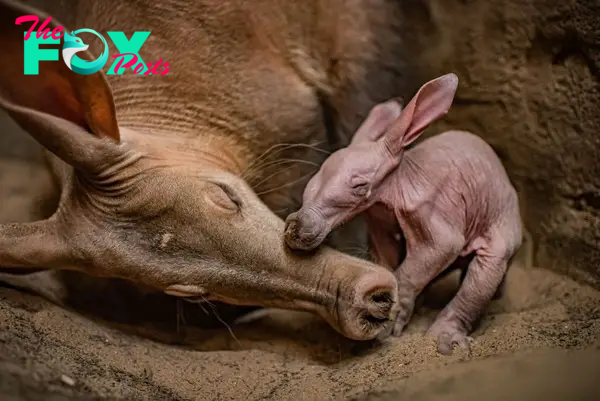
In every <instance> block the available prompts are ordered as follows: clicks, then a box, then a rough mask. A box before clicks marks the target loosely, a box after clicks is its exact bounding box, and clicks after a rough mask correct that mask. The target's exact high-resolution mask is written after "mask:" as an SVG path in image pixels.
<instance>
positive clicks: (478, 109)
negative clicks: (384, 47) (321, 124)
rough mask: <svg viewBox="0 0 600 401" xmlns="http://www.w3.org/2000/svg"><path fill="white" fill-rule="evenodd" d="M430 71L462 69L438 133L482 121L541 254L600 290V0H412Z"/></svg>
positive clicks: (410, 34)
mask: <svg viewBox="0 0 600 401" xmlns="http://www.w3.org/2000/svg"><path fill="white" fill-rule="evenodd" d="M403 5H404V9H405V14H406V17H407V18H406V35H405V37H406V43H407V44H408V45H409V47H410V48H411V53H412V54H413V57H412V58H411V62H412V63H413V65H414V66H415V67H416V68H417V69H418V70H419V71H420V73H421V75H422V77H421V81H420V82H418V84H419V85H420V84H421V83H422V82H423V81H424V80H427V79H431V78H433V77H435V76H436V75H438V74H443V73H446V72H450V71H453V72H455V73H456V74H457V75H458V76H459V78H460V84H459V90H458V93H457V97H456V100H455V103H454V106H453V109H452V111H451V112H450V113H449V114H448V116H447V118H446V119H444V121H442V122H440V123H439V124H437V126H436V127H434V128H432V129H431V130H430V131H429V132H428V134H431V133H433V132H439V130H440V129H445V128H460V129H467V130H472V131H474V132H476V133H478V134H479V135H481V136H482V137H484V138H485V139H486V140H487V141H489V142H490V143H491V144H492V146H494V148H495V149H496V150H497V152H498V154H499V155H500V156H501V158H502V159H503V161H504V163H505V165H506V167H507V169H508V170H509V174H510V176H511V179H512V180H513V181H514V183H515V186H517V188H518V190H519V192H520V194H521V197H522V208H523V217H524V221H525V224H526V226H527V228H528V230H529V231H530V232H531V234H532V236H533V239H534V242H535V244H536V245H535V248H534V260H535V262H536V264H538V265H541V266H545V267H549V268H551V269H553V270H556V271H559V272H563V273H567V274H569V275H571V276H572V277H575V278H577V279H579V280H582V281H585V282H587V283H589V284H592V285H594V286H595V287H596V288H600V157H599V156H600V2H599V1H598V0H579V1H577V0H566V1H561V2H557V1H554V0H405V1H403Z"/></svg>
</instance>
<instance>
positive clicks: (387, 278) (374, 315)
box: [356, 269, 398, 326]
mask: <svg viewBox="0 0 600 401" xmlns="http://www.w3.org/2000/svg"><path fill="white" fill-rule="evenodd" d="M397 297H398V296H397V283H396V279H395V277H394V276H393V275H392V274H391V273H390V272H388V271H387V270H384V269H381V270H378V271H376V272H372V273H371V274H368V275H367V276H365V277H364V278H363V279H361V280H360V282H359V283H357V286H356V298H357V299H356V300H357V301H358V302H359V303H360V304H362V305H363V313H362V319H363V320H364V321H365V322H366V323H369V324H371V325H373V326H382V325H384V324H385V323H387V322H389V321H390V320H392V319H393V318H394V316H393V313H394V311H395V309H396V308H395V305H396V303H397Z"/></svg>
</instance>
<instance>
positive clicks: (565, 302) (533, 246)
mask: <svg viewBox="0 0 600 401" xmlns="http://www.w3.org/2000/svg"><path fill="white" fill-rule="evenodd" d="M403 8H404V12H405V16H406V19H407V21H408V22H409V23H407V24H406V36H405V37H406V43H407V45H408V47H409V48H410V50H411V52H412V53H413V54H414V56H413V57H412V58H411V60H410V61H411V65H412V66H414V68H415V69H416V71H418V72H419V73H420V74H421V78H420V80H419V82H414V86H415V89H416V87H418V86H419V85H421V84H422V83H423V82H424V81H425V80H427V79H431V78H433V77H434V76H436V75H439V74H442V73H446V72H449V71H454V72H456V73H457V74H458V76H459V78H460V86H459V91H458V94H457V98H456V101H455V103H454V107H453V109H452V111H451V112H450V113H449V114H448V116H447V118H446V119H445V120H444V121H441V122H440V123H438V124H437V125H436V126H435V127H434V128H433V129H431V130H430V131H429V132H430V133H434V132H436V131H439V130H440V129H444V128H450V127H452V128H461V129H468V130H472V131H474V132H476V133H478V134H480V135H482V136H483V137H484V138H485V139H486V140H488V141H489V142H490V143H491V144H492V145H493V146H494V148H495V149H496V151H497V152H498V154H499V155H500V156H501V158H502V160H503V161H504V163H505V165H506V167H507V169H508V171H509V174H510V176H511V178H512V179H513V181H514V183H515V185H516V186H517V188H518V190H519V193H520V195H521V199H522V208H523V218H524V221H525V223H526V226H527V229H528V231H529V233H530V234H531V236H530V238H528V239H527V241H526V244H525V245H524V247H523V248H522V250H521V251H520V254H519V256H518V258H517V260H516V261H515V263H514V265H513V266H512V267H511V270H510V272H509V275H508V281H507V292H506V294H505V296H504V298H503V299H501V300H499V301H495V302H494V303H493V304H492V305H491V306H490V308H489V310H488V313H487V315H486V317H485V318H484V320H483V321H482V323H481V325H480V327H479V329H478V330H477V331H476V332H475V333H474V337H475V340H476V341H475V344H474V347H473V351H472V353H471V354H469V355H467V354H466V353H464V352H460V351H457V352H455V355H453V356H451V357H443V356H440V355H438V354H436V353H435V348H434V344H433V343H431V341H430V340H428V339H425V338H423V336H422V333H423V331H424V329H425V327H426V326H427V324H428V323H429V322H430V321H431V320H432V319H433V317H434V315H435V312H436V311H437V310H439V309H440V308H441V305H443V303H444V302H446V301H447V299H448V297H449V296H450V295H451V293H452V290H453V289H454V287H453V286H455V281H456V277H454V276H450V277H448V279H447V280H446V281H445V282H441V283H439V285H437V286H436V287H434V288H432V289H431V290H430V291H431V295H432V297H430V298H429V299H430V301H429V302H428V304H427V305H426V307H425V308H423V310H421V311H419V312H418V314H417V316H416V318H415V320H414V322H413V323H412V324H411V326H410V327H409V330H408V332H407V334H406V335H405V336H403V337H402V338H399V339H393V340H390V341H388V342H386V343H385V344H381V345H374V344H357V343H354V342H350V341H348V340H345V339H343V338H341V337H340V336H338V335H337V334H335V333H334V332H333V331H332V330H331V329H329V328H328V327H327V326H326V324H325V323H323V322H321V321H320V320H319V319H318V318H316V317H313V316H311V315H307V314H303V313H297V312H289V311H272V312H271V313H269V314H268V315H267V316H265V317H263V318H262V319H260V320H257V321H253V322H250V323H246V324H238V325H232V324H231V323H230V324H229V326H231V327H230V328H229V329H228V328H225V327H224V324H223V323H222V322H221V320H225V321H227V320H231V317H232V316H233V312H232V309H231V308H227V307H221V306H218V305H217V306H216V307H215V308H217V309H215V310H218V312H219V318H217V316H215V313H214V311H215V310H213V309H210V307H208V308H209V310H207V311H206V312H205V311H203V310H201V309H198V307H197V306H191V305H188V304H185V305H183V304H182V303H178V302H176V301H174V300H173V299H171V298H169V297H166V296H162V295H154V294H150V295H145V294H143V293H140V292H139V291H133V290H132V288H131V286H130V285H129V284H127V283H124V282H120V281H102V282H100V281H98V280H89V279H86V278H84V277H82V276H78V275H73V274H66V273H56V276H57V277H58V278H60V280H59V281H57V282H60V283H62V284H61V287H60V288H58V289H57V290H56V291H55V293H56V294H64V297H63V298H62V301H63V302H64V303H66V304H67V305H69V306H68V307H59V306H57V305H55V304H53V303H51V302H48V301H47V300H45V299H44V298H42V297H39V296H36V295H32V294H27V293H26V292H23V291H18V290H16V289H14V288H10V286H4V287H0V400H2V401H4V400H7V401H12V400H44V401H46V400H48V401H55V400H99V399H110V400H248V401H251V400H294V401H300V400H329V399H336V400H348V399H354V400H361V401H365V400H382V401H383V400H399V399H410V400H434V399H435V400H437V399H440V400H459V399H460V400H471V399H473V400H474V399H477V400H480V399H484V400H503V401H505V400H528V401H532V400H597V399H600V381H599V380H598V377H599V376H598V373H597V372H598V371H599V368H600V292H599V290H600V159H599V156H600V2H599V1H598V0H586V1H584V0H581V1H573V0H567V1H562V2H556V1H552V0H537V1H536V0H507V1H500V0H488V1H484V0H404V1H403ZM0 130H1V134H0V205H1V207H0V221H1V222H9V221H28V220H33V219H36V218H39V217H40V216H41V215H43V214H44V213H45V211H44V209H47V208H48V207H51V206H52V204H51V203H48V201H47V198H48V196H47V195H48V194H51V192H52V191H51V182H50V177H49V175H48V174H47V172H46V171H45V167H44V164H43V162H42V159H41V153H40V149H39V147H38V146H37V145H36V144H35V143H34V142H33V141H32V140H31V139H30V138H29V137H28V136H27V134H25V133H23V132H21V131H19V130H18V129H17V128H16V127H15V126H14V124H13V123H12V122H10V121H8V120H7V119H6V118H5V116H4V115H2V120H1V121H0ZM40 279H41V278H40Z"/></svg>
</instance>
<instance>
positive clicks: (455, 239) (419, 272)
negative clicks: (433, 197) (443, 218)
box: [393, 234, 463, 336]
mask: <svg viewBox="0 0 600 401" xmlns="http://www.w3.org/2000/svg"><path fill="white" fill-rule="evenodd" d="M435 238H436V239H434V240H433V241H431V245H430V244H429V243H428V244H416V246H414V245H413V244H412V241H407V255H406V259H404V262H403V263H402V264H401V265H400V267H399V268H398V269H397V270H396V273H395V274H396V277H397V278H398V303H399V312H398V315H397V317H396V324H395V326H394V331H393V334H394V335H395V336H399V335H400V334H402V331H404V328H405V327H406V325H407V324H408V322H409V320H410V318H411V317H412V314H413V310H414V307H415V301H416V299H417V296H418V295H419V294H420V293H421V291H423V289H424V288H425V287H426V286H427V284H429V283H430V282H431V281H432V280H433V279H434V278H436V277H437V276H438V274H439V273H440V272H442V271H443V270H444V269H446V268H447V267H448V266H449V265H450V264H451V263H452V262H453V261H454V260H455V259H456V258H457V256H458V255H459V254H460V250H461V247H462V245H463V244H462V241H461V240H460V237H459V236H455V235H448V234H444V235H441V234H440V235H439V236H436V237H435Z"/></svg>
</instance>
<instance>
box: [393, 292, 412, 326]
mask: <svg viewBox="0 0 600 401" xmlns="http://www.w3.org/2000/svg"><path fill="white" fill-rule="evenodd" d="M414 309H415V296H414V291H412V290H411V289H408V288H407V289H405V288H403V287H402V286H401V285H400V288H399V290H398V314H397V315H396V323H395V324H394V330H393V331H392V334H393V335H394V336H396V337H399V336H400V335H401V334H402V332H403V331H404V329H405V328H406V325H407V324H408V322H409V321H410V318H411V317H412V315H413V311H414Z"/></svg>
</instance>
